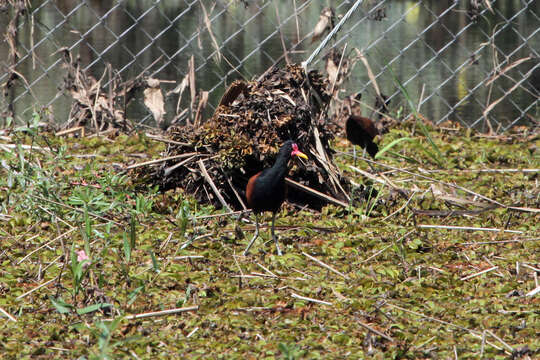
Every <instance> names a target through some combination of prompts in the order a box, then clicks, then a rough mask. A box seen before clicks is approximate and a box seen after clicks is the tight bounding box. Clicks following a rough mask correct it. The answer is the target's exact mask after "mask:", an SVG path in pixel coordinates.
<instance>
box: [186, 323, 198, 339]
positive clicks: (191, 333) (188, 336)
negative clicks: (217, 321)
mask: <svg viewBox="0 0 540 360" xmlns="http://www.w3.org/2000/svg"><path fill="white" fill-rule="evenodd" d="M197 330H199V327H198V326H196V327H195V329H193V330H191V332H190V333H189V334H187V336H186V339H189V338H190V337H192V336H193V334H195V333H196V332H197Z"/></svg>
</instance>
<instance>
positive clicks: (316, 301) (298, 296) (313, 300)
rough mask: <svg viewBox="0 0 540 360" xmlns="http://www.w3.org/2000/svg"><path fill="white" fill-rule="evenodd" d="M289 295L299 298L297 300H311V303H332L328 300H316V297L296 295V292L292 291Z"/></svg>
mask: <svg viewBox="0 0 540 360" xmlns="http://www.w3.org/2000/svg"><path fill="white" fill-rule="evenodd" d="M291 296H292V297H293V298H295V299H299V300H304V301H309V302H312V303H317V304H324V305H332V303H331V302H328V301H323V300H318V299H313V298H310V297H305V296H302V295H298V294H296V293H292V294H291Z"/></svg>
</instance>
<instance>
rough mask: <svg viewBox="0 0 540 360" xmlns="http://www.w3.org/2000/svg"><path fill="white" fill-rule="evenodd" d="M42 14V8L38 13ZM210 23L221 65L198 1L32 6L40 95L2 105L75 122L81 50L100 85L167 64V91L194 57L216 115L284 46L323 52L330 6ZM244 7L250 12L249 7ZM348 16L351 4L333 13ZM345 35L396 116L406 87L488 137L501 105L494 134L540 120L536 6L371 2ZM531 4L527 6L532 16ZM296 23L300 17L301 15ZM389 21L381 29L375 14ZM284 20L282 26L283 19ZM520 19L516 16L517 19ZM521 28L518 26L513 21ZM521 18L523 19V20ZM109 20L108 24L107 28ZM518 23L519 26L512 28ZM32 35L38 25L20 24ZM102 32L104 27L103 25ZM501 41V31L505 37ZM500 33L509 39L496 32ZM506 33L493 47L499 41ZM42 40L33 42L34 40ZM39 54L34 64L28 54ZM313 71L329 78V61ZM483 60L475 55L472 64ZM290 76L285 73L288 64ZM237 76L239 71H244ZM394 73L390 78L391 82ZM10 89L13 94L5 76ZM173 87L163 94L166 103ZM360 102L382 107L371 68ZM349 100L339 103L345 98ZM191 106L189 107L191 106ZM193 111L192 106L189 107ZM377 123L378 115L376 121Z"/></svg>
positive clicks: (287, 3) (430, 107) (288, 0)
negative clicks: (72, 78) (73, 70)
mask: <svg viewBox="0 0 540 360" xmlns="http://www.w3.org/2000/svg"><path fill="white" fill-rule="evenodd" d="M37 3H38V2H36V4H37ZM203 3H204V4H205V8H206V10H207V12H208V14H209V18H210V19H211V21H212V31H213V33H214V35H215V38H216V40H217V42H218V44H219V45H220V46H222V49H221V54H222V55H223V57H224V58H225V59H226V60H224V59H222V60H221V61H218V60H217V57H216V56H215V47H214V46H213V43H212V40H211V37H210V36H209V33H208V31H207V29H206V25H205V22H204V16H203V11H202V8H201V5H200V4H201V3H200V2H199V1H194V2H191V1H162V2H160V3H159V4H158V5H155V2H154V1H124V2H122V3H121V4H120V5H118V4H117V3H116V2H110V1H96V0H94V1H86V2H82V1H81V2H79V1H43V2H41V3H40V4H41V5H39V6H37V5H34V9H33V11H34V27H33V33H32V32H31V27H30V26H20V27H19V29H20V30H19V34H18V38H17V40H18V42H19V46H20V47H19V48H20V54H21V59H22V60H21V63H20V64H19V65H18V66H17V67H16V69H17V71H18V72H20V73H21V74H23V75H24V77H25V79H26V81H27V82H28V83H29V84H31V88H32V92H31V93H30V92H28V91H25V87H24V86H17V87H16V88H15V89H14V90H13V91H12V92H10V95H9V97H8V98H7V99H3V100H2V101H1V102H0V105H1V106H2V108H1V109H0V110H4V109H5V107H6V104H7V103H8V102H13V103H14V105H15V106H14V108H15V113H16V115H17V116H18V118H19V119H25V118H26V119H27V118H28V117H29V115H26V114H29V113H31V111H33V109H35V108H36V107H37V108H39V107H40V106H44V105H48V104H52V111H53V114H54V118H55V120H56V121H58V122H63V121H66V119H67V118H68V115H69V114H68V111H69V106H70V104H71V100H70V98H69V97H68V96H66V95H63V94H61V93H59V91H58V89H59V85H60V84H61V83H62V77H63V76H64V74H65V69H63V68H62V67H61V66H60V62H59V61H60V60H59V59H60V55H59V54H55V52H57V51H58V49H59V48H60V47H62V46H69V47H71V46H74V50H73V51H74V53H76V54H77V55H79V56H80V58H81V64H83V65H84V66H86V68H87V69H88V71H89V72H90V73H91V74H92V75H93V76H94V77H96V78H100V77H101V76H102V75H103V72H104V69H105V63H111V64H112V67H113V69H116V70H117V71H118V72H119V73H120V74H121V76H122V78H123V79H130V78H133V77H134V76H136V75H138V74H139V73H140V72H141V71H142V70H143V69H145V68H147V67H148V66H149V65H150V64H152V63H153V62H154V61H155V60H156V59H158V58H159V57H160V56H161V57H162V58H161V60H160V61H158V62H157V63H156V64H155V65H154V66H153V67H152V68H151V69H150V71H149V72H148V74H149V75H150V74H151V75H152V76H154V77H156V78H158V79H162V80H174V81H177V82H179V81H181V79H182V78H183V77H184V75H185V74H186V72H187V63H188V60H189V58H190V57H191V56H192V55H193V56H194V58H195V64H196V80H197V88H198V89H202V90H209V91H210V107H209V109H208V112H211V111H212V109H213V106H215V104H216V103H217V101H219V98H220V97H221V95H222V93H223V91H224V89H225V88H226V86H227V85H228V84H230V83H231V82H232V81H233V80H235V79H237V78H244V79H252V78H255V77H257V76H258V75H260V74H261V73H262V72H264V71H265V70H266V69H267V68H268V67H269V66H270V65H272V64H273V63H274V62H275V61H276V60H277V59H279V58H280V57H281V55H282V54H283V45H282V42H281V39H280V34H279V32H278V31H277V30H276V27H277V25H278V23H281V24H282V25H283V26H282V30H281V35H282V36H283V41H284V43H285V46H286V47H287V48H288V49H291V48H294V52H293V53H292V54H290V55H289V56H290V58H291V61H293V62H301V61H303V60H305V59H306V58H307V57H308V56H309V55H310V54H311V52H312V51H313V50H314V49H315V47H316V46H317V45H318V42H316V43H313V44H311V41H310V40H309V39H308V40H307V41H303V42H301V43H300V44H299V45H295V44H298V42H299V40H301V39H303V38H304V37H305V36H306V35H307V34H308V33H309V32H310V31H311V30H312V29H313V28H314V27H315V24H316V23H317V21H318V19H319V14H320V13H321V10H322V8H323V7H324V6H326V5H327V2H326V1H301V0H296V1H292V0H275V1H245V2H243V1H238V0H235V1H225V0H222V1H217V3H216V2H214V1H204V2H203ZM244 3H249V4H248V5H247V6H246V5H244ZM331 3H332V4H333V5H332V6H334V8H335V9H336V12H337V14H341V15H343V14H344V13H345V12H346V11H347V10H348V9H349V7H350V6H351V5H352V2H346V1H344V2H337V1H336V2H331ZM364 3H365V4H364V5H362V6H361V7H360V9H359V10H358V11H357V12H356V13H354V14H353V16H352V17H351V18H350V19H349V20H348V21H347V22H346V23H345V25H344V27H343V28H342V30H341V31H340V32H339V33H338V34H337V36H336V38H335V40H334V41H333V42H331V43H330V46H333V45H335V46H339V47H342V46H343V45H345V44H347V49H348V50H350V51H352V50H353V49H354V48H359V49H364V52H365V54H366V56H367V59H368V61H369V63H370V66H371V67H372V69H373V71H374V73H375V74H376V75H377V76H378V79H377V81H378V83H379V86H380V87H381V89H382V91H383V92H384V93H385V94H388V95H391V94H393V95H394V97H393V99H392V103H391V108H392V109H393V110H394V111H395V112H397V111H398V110H399V109H400V107H401V108H402V110H403V111H404V112H408V111H409V109H408V107H407V105H406V100H405V97H404V96H403V94H402V93H401V92H400V91H399V90H398V86H397V81H399V82H401V83H402V84H404V85H405V87H406V89H407V92H408V94H409V96H410V98H411V100H412V101H413V103H415V104H418V101H419V99H420V94H421V93H422V89H424V96H423V100H424V101H423V103H422V105H421V112H422V113H423V114H424V115H425V116H426V117H427V118H429V119H432V120H434V121H438V120H445V119H450V120H457V121H460V122H462V123H467V124H472V125H474V126H475V127H478V128H481V129H485V123H484V120H483V119H482V111H483V110H484V109H485V108H486V107H487V106H488V104H490V103H491V102H492V101H494V100H496V99H498V98H500V97H501V96H502V97H504V100H503V101H501V102H500V103H499V104H498V105H497V106H495V107H494V108H493V110H492V111H491V112H490V114H489V118H490V121H492V122H493V123H494V124H495V126H496V125H497V123H500V124H502V127H503V128H505V127H506V126H508V125H509V124H512V123H515V122H519V123H523V122H526V121H527V119H529V118H535V119H538V98H537V97H536V96H535V94H534V90H533V82H534V81H538V80H537V79H538V71H540V70H538V69H539V65H538V61H539V60H538V56H539V55H538V51H539V49H540V30H539V29H540V20H539V19H540V13H539V5H538V2H535V1H519V0H515V1H513V0H505V1H496V2H495V3H493V8H494V10H495V14H491V13H489V12H488V13H486V14H485V15H484V16H481V17H479V18H478V20H477V21H476V22H474V23H472V24H471V21H470V17H469V15H470V14H468V13H467V9H468V4H469V3H470V2H469V1H462V2H455V1H450V0H437V1H398V0H395V1H373V0H371V1H364ZM527 3H528V5H526V4H527ZM295 6H296V9H297V12H298V16H294V9H295ZM377 6H378V8H379V9H380V10H379V12H378V14H384V15H385V16H383V18H382V19H381V21H376V20H374V16H373V15H372V14H373V13H371V14H370V13H369V11H370V10H371V9H372V8H373V7H375V8H377ZM277 14H279V18H278V15H277ZM516 14H518V16H515V15H516ZM514 16H515V17H514ZM513 17H514V18H513ZM100 19H101V20H100ZM510 20H511V26H506V27H504V26H505V24H507V23H508V22H509V21H510ZM8 21H9V16H8V15H7V14H3V15H0V24H1V25H0V31H1V32H2V33H3V32H4V31H5V25H6V24H7V22H8ZM24 21H26V22H27V24H30V22H31V20H30V18H27V19H26V20H21V22H20V23H23V22H24ZM99 23H101V25H97V24H99ZM501 29H502V30H501ZM498 31H500V32H498ZM493 33H496V34H497V35H496V36H495V38H494V41H492V42H491V43H490V35H492V34H493ZM32 39H33V40H32ZM32 41H33V43H34V45H35V49H34V57H32V56H31V55H29V53H28V49H30V48H31V46H32ZM327 50H328V48H326V49H324V50H323V52H322V53H321V55H320V56H319V57H317V58H316V59H315V61H314V62H313V63H312V64H311V66H312V67H314V68H319V69H323V68H324V61H323V60H321V56H322V55H324V54H325V53H326V51H327ZM7 51H8V47H7V44H6V42H4V41H2V42H0V54H2V55H1V57H0V61H2V62H3V63H7ZM473 54H474V55H473ZM528 56H532V57H535V58H536V60H528V61H525V62H524V63H523V64H521V65H519V66H517V67H515V68H513V69H511V71H509V72H508V73H507V74H506V75H508V76H501V77H500V78H498V79H497V80H496V81H495V82H494V83H493V84H492V85H491V86H487V85H485V84H483V82H485V81H486V79H487V78H488V77H489V76H490V74H492V73H493V69H494V68H495V67H496V65H497V64H498V63H500V64H501V68H504V67H505V66H507V65H509V64H510V63H513V62H514V61H516V60H518V59H522V58H525V57H528ZM281 64H283V62H281ZM231 65H232V66H234V67H237V69H236V70H233V69H232V67H231ZM535 66H537V71H536V73H535V75H536V76H537V78H536V80H534V79H533V78H530V79H529V80H527V81H525V82H524V83H523V84H522V86H517V87H516V88H515V89H514V90H513V91H512V92H511V93H509V94H507V95H506V96H504V94H505V93H507V92H509V90H510V89H511V88H512V87H513V86H514V85H515V83H516V81H520V79H522V78H523V76H524V74H526V73H527V72H528V71H530V70H531V69H533V68H534V67H535ZM390 69H391V70H390ZM0 76H1V78H0V82H5V81H6V78H5V75H3V70H2V71H1V72H0ZM174 86H175V84H166V83H164V84H162V88H163V89H164V90H165V91H168V90H171V89H172V88H174ZM353 91H355V92H356V91H362V92H363V94H364V96H363V100H364V101H366V103H367V105H373V94H374V92H373V89H372V86H371V85H370V84H369V79H368V77H367V75H366V69H365V67H364V66H363V65H362V64H361V63H360V62H359V63H357V65H356V67H355V68H354V71H353V73H352V75H351V77H350V78H349V79H348V82H347V84H346V91H345V92H344V94H343V95H345V94H347V93H348V92H353ZM343 95H341V96H343ZM184 98H187V96H185V95H184ZM187 100H189V99H186V101H185V102H183V104H182V105H184V106H186V105H187V104H188V102H187ZM141 104H142V101H138V102H135V103H133V104H132V105H131V106H130V107H129V109H128V116H129V117H130V118H132V119H134V120H135V121H138V120H140V119H143V118H144V117H145V116H146V117H147V116H148V112H147V111H146V109H145V108H144V106H143V105H141ZM175 108H176V98H174V97H173V98H171V99H170V101H168V102H167V109H166V110H167V117H169V118H172V117H173V116H174V112H175ZM366 111H369V110H366Z"/></svg>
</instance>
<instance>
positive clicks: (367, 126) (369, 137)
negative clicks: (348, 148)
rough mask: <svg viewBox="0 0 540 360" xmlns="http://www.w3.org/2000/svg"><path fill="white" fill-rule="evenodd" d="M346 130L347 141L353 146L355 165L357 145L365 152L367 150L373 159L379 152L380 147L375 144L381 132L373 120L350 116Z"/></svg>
mask: <svg viewBox="0 0 540 360" xmlns="http://www.w3.org/2000/svg"><path fill="white" fill-rule="evenodd" d="M345 130H346V131H347V140H349V141H350V142H351V143H352V144H353V154H354V163H355V165H356V145H360V146H361V147H362V148H363V149H364V150H367V152H368V154H369V155H370V156H371V157H373V158H374V157H375V155H376V154H377V152H379V147H378V146H377V144H375V143H374V142H373V139H374V138H375V136H377V135H378V134H379V132H378V130H377V128H376V127H375V124H374V123H373V121H372V120H371V119H368V118H366V117H362V116H357V115H350V116H349V117H348V118H347V122H346V123H345Z"/></svg>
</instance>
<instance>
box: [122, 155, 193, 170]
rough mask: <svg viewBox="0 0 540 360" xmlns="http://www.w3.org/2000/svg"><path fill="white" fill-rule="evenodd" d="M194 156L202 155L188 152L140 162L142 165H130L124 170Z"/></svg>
mask: <svg viewBox="0 0 540 360" xmlns="http://www.w3.org/2000/svg"><path fill="white" fill-rule="evenodd" d="M194 155H203V154H201V153H198V152H190V153H185V154H180V155H173V156H167V157H164V158H159V159H154V160H150V161H145V162H142V163H138V164H133V165H130V166H128V167H126V170H131V169H135V168H138V167H141V166H147V165H153V164H159V163H161V162H164V161H169V160H176V159H183V158H186V157H190V156H194Z"/></svg>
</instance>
